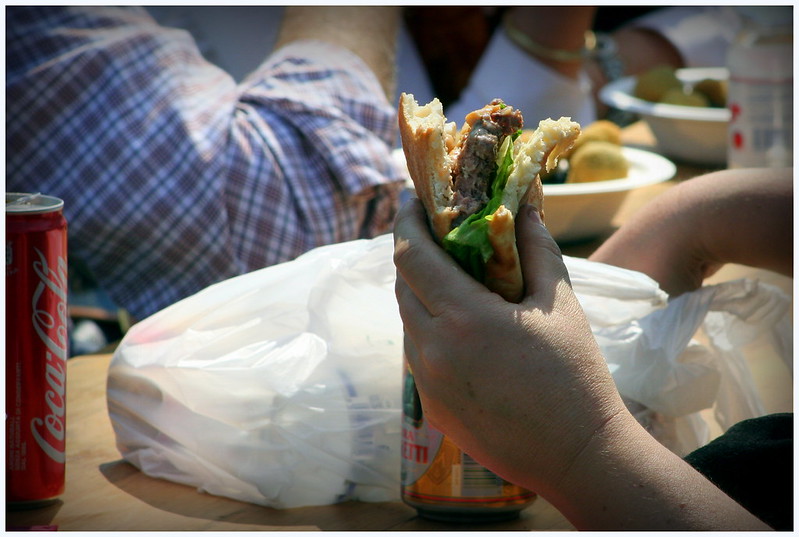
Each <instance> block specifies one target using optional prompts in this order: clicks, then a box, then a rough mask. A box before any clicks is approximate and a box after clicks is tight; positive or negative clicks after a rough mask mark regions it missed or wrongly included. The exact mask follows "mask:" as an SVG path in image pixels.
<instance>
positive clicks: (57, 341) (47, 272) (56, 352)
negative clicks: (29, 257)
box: [30, 248, 69, 463]
mask: <svg viewBox="0 0 799 537" xmlns="http://www.w3.org/2000/svg"><path fill="white" fill-rule="evenodd" d="M34 250H35V251H36V254H37V255H38V256H39V261H34V263H33V271H34V273H35V274H36V276H37V277H38V278H39V283H38V285H37V286H36V290H35V291H34V293H33V299H32V302H31V305H32V308H33V315H32V317H31V320H32V322H33V329H34V330H35V331H36V335H37V336H38V337H39V340H40V341H41V342H42V343H44V345H45V347H46V350H45V359H46V366H45V381H46V383H47V389H46V391H45V393H44V400H45V401H44V402H45V405H46V407H47V409H48V412H47V414H46V415H45V416H36V417H35V418H33V419H32V420H31V424H30V425H31V432H32V433H33V437H34V438H35V439H36V443H37V444H38V445H39V447H40V448H42V451H44V452H45V453H46V454H47V455H48V456H49V457H50V458H51V459H53V460H54V461H56V462H59V463H63V462H64V458H65V457H64V438H65V436H66V408H67V405H66V387H67V385H66V381H67V352H68V351H67V349H68V343H69V334H68V332H67V263H66V260H65V259H64V258H63V257H61V256H59V257H58V261H57V267H55V268H51V267H50V266H49V265H48V264H47V258H46V257H45V256H44V254H42V252H41V251H40V250H39V249H38V248H34ZM53 303H55V304H56V308H55V311H56V314H55V315H53V313H52V312H51V311H50V307H48V305H52V304H53Z"/></svg>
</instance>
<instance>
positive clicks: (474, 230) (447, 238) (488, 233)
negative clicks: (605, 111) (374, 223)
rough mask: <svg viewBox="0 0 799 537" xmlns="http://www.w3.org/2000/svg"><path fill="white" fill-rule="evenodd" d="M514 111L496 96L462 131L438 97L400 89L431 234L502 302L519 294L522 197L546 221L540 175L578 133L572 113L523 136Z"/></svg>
mask: <svg viewBox="0 0 799 537" xmlns="http://www.w3.org/2000/svg"><path fill="white" fill-rule="evenodd" d="M523 124H524V120H523V118H522V114H521V112H520V111H519V110H516V109H514V108H513V107H511V106H507V105H505V103H503V102H502V101H501V100H499V99H494V100H493V101H491V102H490V103H489V104H487V105H486V106H484V107H483V108H481V109H480V110H475V111H474V112H471V113H470V114H468V115H467V116H466V121H465V123H464V125H463V127H462V128H461V129H460V130H457V127H456V125H455V123H454V122H450V123H448V122H447V120H446V118H445V117H444V113H443V108H442V105H441V102H440V101H439V100H438V99H433V100H432V101H431V102H429V103H427V104H426V105H424V106H420V105H419V104H418V103H417V102H416V100H415V99H414V97H413V95H409V94H405V93H403V94H402V95H401V96H400V102H399V127H400V135H401V137H402V147H403V151H404V153H405V159H406V161H407V163H408V171H409V172H410V175H411V179H413V183H414V186H415V188H416V195H417V196H418V197H419V199H420V200H421V201H422V204H423V205H424V208H425V210H426V212H427V217H428V220H429V221H430V226H431V228H432V230H433V235H434V236H435V237H436V239H437V240H438V241H439V242H440V243H441V245H442V246H443V248H444V249H445V250H446V251H447V252H449V253H450V255H452V256H453V257H454V258H455V259H456V260H457V261H458V262H459V263H460V265H461V266H462V267H463V268H464V269H465V270H466V271H467V272H468V273H470V274H471V275H472V276H474V277H475V278H476V279H478V280H480V281H482V282H483V283H485V284H486V286H487V287H488V288H489V289H491V290H492V291H495V292H496V293H499V294H500V295H501V296H502V297H504V298H505V299H506V300H509V301H512V302H518V301H519V300H521V297H522V295H523V292H524V282H523V280H522V273H521V267H520V265H519V254H518V251H517V249H516V232H515V225H514V216H515V215H516V213H517V212H518V210H519V207H520V205H522V204H523V203H524V202H525V201H527V202H529V203H531V204H532V205H533V206H534V207H535V208H536V209H537V210H538V211H539V214H541V217H542V219H543V216H544V213H543V188H542V186H541V181H540V179H539V177H538V173H539V172H540V171H542V170H547V171H548V170H551V169H552V168H554V167H555V165H556V164H557V159H558V156H559V155H560V154H561V153H562V152H564V151H566V150H567V149H569V148H570V147H571V145H572V144H573V143H574V141H575V140H576V139H577V136H578V135H579V134H580V126H579V125H578V124H577V123H575V122H573V121H571V120H570V119H569V118H560V119H559V120H557V121H556V120H552V119H546V120H544V121H541V122H540V123H539V125H538V128H537V129H536V130H535V131H534V132H533V134H532V135H531V136H529V137H526V139H525V141H524V142H522V141H521V140H517V138H518V136H519V134H520V133H521V129H522V127H523Z"/></svg>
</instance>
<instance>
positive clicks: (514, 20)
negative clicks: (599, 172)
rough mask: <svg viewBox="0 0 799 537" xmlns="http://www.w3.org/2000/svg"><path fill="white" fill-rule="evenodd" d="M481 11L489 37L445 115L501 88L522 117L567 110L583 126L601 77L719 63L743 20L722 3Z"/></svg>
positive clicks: (596, 111) (597, 112)
mask: <svg viewBox="0 0 799 537" xmlns="http://www.w3.org/2000/svg"><path fill="white" fill-rule="evenodd" d="M442 9H446V8H442ZM487 13H488V19H487V20H488V21H489V23H488V24H489V26H490V30H489V33H490V40H488V41H487V42H486V45H485V49H484V51H483V52H482V54H481V55H480V56H479V61H478V62H477V63H476V65H475V66H474V70H473V71H472V72H471V73H470V76H469V77H468V83H467V84H466V85H465V86H463V87H461V88H458V89H456V90H454V91H453V92H452V97H451V98H450V100H449V101H448V102H445V112H446V113H447V117H450V118H457V117H463V115H464V114H466V113H467V112H468V111H470V110H473V109H475V108H478V107H479V106H482V104H480V103H485V102H488V101H490V100H491V99H492V98H493V97H494V96H496V94H497V93H498V92H501V93H502V96H503V98H504V99H505V100H506V101H507V102H509V103H512V104H513V105H514V106H516V107H518V108H520V109H522V110H524V112H525V116H526V117H529V118H541V119H543V118H546V117H558V116H569V117H571V118H572V119H574V120H575V121H577V122H578V123H580V124H582V125H587V124H589V123H591V122H593V121H595V120H596V119H599V118H603V117H605V116H606V113H607V109H606V108H605V107H604V105H602V104H601V103H599V102H598V101H597V97H596V96H597V93H598V91H599V89H600V88H601V87H602V86H604V85H605V84H607V83H608V82H610V81H613V80H616V79H618V78H621V77H623V76H632V75H637V74H640V73H643V72H645V71H646V70H648V69H650V68H652V67H655V66H658V65H668V66H671V67H674V68H680V67H723V66H724V65H725V55H726V52H727V48H728V47H729V45H730V44H731V43H732V42H733V40H734V39H735V36H736V35H737V33H738V31H739V30H740V28H741V26H742V18H741V15H740V13H739V12H738V11H736V10H735V9H734V8H730V7H726V6H712V7H693V6H682V7H635V6H624V7H621V6H599V7H597V6H567V7H554V6H533V7H523V6H518V7H510V8H502V9H498V10H492V11H489V12H487ZM434 76H435V75H434V74H433V72H432V71H431V77H434ZM442 76H446V75H442ZM434 86H435V79H434ZM609 119H613V120H615V121H617V122H620V123H624V122H627V121H629V120H630V118H627V117H610V118H609Z"/></svg>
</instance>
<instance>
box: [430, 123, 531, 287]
mask: <svg viewBox="0 0 799 537" xmlns="http://www.w3.org/2000/svg"><path fill="white" fill-rule="evenodd" d="M518 135H519V133H518V132H517V133H515V134H513V135H511V136H507V137H505V140H504V141H503V142H502V146H501V147H500V148H499V151H497V169H496V173H495V174H494V177H493V179H492V180H491V182H490V185H489V189H488V195H489V201H488V204H487V205H486V206H485V207H484V208H483V209H482V210H481V211H479V212H477V213H475V214H473V215H471V216H470V217H469V218H467V219H466V220H464V221H463V222H462V223H461V225H460V226H458V227H456V228H455V229H453V230H452V231H450V232H449V233H448V234H447V235H446V236H445V237H444V239H443V241H442V246H443V247H444V250H445V251H446V252H448V253H449V254H450V255H451V256H452V257H454V258H455V260H456V261H457V262H458V264H460V266H461V267H463V269H464V270H465V271H466V272H468V273H469V274H470V275H472V276H473V277H474V278H475V279H476V280H478V281H480V282H484V281H485V266H486V263H487V262H488V260H489V259H491V256H492V255H494V248H493V247H492V246H491V241H490V240H489V239H488V223H489V222H490V221H491V218H492V215H493V214H494V212H495V211H496V210H497V209H498V208H499V206H500V205H501V203H502V193H503V191H504V190H505V185H506V184H507V182H508V177H509V176H510V172H511V170H512V169H513V141H514V140H515V139H516V138H517V136H518Z"/></svg>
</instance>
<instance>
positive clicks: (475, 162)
mask: <svg viewBox="0 0 799 537" xmlns="http://www.w3.org/2000/svg"><path fill="white" fill-rule="evenodd" d="M502 104H503V103H502V101H500V100H499V99H495V100H494V101H492V102H491V104H490V105H488V106H486V107H485V108H483V109H481V110H479V111H477V113H478V114H479V117H478V118H477V119H474V121H473V123H472V125H471V129H470V130H469V132H468V134H467V135H466V138H465V139H464V142H463V144H462V148H461V151H460V153H459V155H458V158H457V161H456V162H455V166H454V167H453V168H454V169H453V173H452V176H453V190H454V194H455V199H454V201H455V208H456V209H458V210H459V211H460V215H459V216H458V218H457V219H455V221H454V222H453V223H454V225H455V226H457V225H459V224H460V223H461V222H463V220H465V219H466V218H468V217H469V216H471V215H472V214H474V213H476V212H478V211H479V210H480V209H482V208H483V207H484V206H485V205H486V203H488V200H489V192H488V189H489V186H490V182H491V180H492V179H493V178H494V174H495V173H496V168H497V164H496V159H497V151H498V150H499V147H500V146H501V145H502V142H503V141H504V140H505V137H506V136H509V135H511V134H513V133H514V132H516V131H518V130H519V129H521V128H522V126H523V124H524V123H523V119H522V114H521V112H520V111H519V110H515V109H514V108H513V107H511V106H502ZM467 121H468V119H467Z"/></svg>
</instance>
